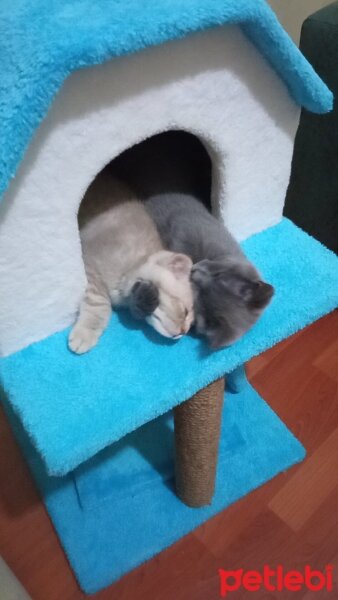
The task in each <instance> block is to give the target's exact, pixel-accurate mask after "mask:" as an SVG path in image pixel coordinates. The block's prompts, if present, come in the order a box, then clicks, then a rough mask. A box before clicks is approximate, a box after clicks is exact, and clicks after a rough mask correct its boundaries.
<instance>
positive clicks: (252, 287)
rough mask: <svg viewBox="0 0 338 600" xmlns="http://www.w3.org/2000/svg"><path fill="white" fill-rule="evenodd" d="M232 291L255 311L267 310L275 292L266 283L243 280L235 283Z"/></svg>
mask: <svg viewBox="0 0 338 600" xmlns="http://www.w3.org/2000/svg"><path fill="white" fill-rule="evenodd" d="M232 290H233V291H234V292H235V293H236V295H238V296H239V297H240V298H241V299H242V300H244V302H245V303H246V304H247V305H248V306H249V307H250V308H253V309H263V308H265V307H266V306H267V305H268V304H269V302H270V300H271V298H272V296H273V294H274V291H275V290H274V288H273V287H272V285H270V284H269V283H265V281H243V279H237V280H236V281H235V282H234V283H233V288H232Z"/></svg>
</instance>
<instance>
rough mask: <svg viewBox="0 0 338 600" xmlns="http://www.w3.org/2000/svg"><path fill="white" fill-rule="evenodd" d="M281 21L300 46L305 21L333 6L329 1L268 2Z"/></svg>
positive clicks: (270, 0)
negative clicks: (313, 14)
mask: <svg viewBox="0 0 338 600" xmlns="http://www.w3.org/2000/svg"><path fill="white" fill-rule="evenodd" d="M268 3H269V4H270V6H271V7H272V8H273V10H274V11H275V12H276V14H277V16H278V18H279V20H280V21H281V23H282V25H284V27H285V29H286V30H287V31H288V32H289V34H290V35H291V37H293V39H294V40H295V42H296V43H297V44H298V42H299V37H300V30H301V26H302V23H303V21H304V20H305V19H306V17H308V16H309V15H311V14H312V13H314V12H316V11H317V10H319V9H321V8H323V7H324V6H328V4H332V2H331V1H328V0H268Z"/></svg>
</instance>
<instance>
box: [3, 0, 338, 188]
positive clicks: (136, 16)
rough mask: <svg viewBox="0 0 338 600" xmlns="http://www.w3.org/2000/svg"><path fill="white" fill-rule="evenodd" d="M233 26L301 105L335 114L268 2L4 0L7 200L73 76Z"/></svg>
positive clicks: (324, 89) (325, 92)
mask: <svg viewBox="0 0 338 600" xmlns="http://www.w3.org/2000/svg"><path fill="white" fill-rule="evenodd" d="M230 23H237V24H241V26H242V28H243V30H244V32H245V33H246V34H247V35H248V37H249V38H250V39H251V40H252V42H253V43H254V44H255V45H256V46H257V48H258V49H259V50H260V51H261V52H262V54H263V55H264V56H265V57H266V58H267V60H268V61H269V62H270V63H271V65H272V66H273V68H274V69H275V70H276V71H277V73H278V74H279V75H280V77H281V78H282V79H283V80H284V82H285V84H286V85H287V87H288V89H289V91H290V93H291V94H292V96H293V97H294V99H295V101H296V102H297V103H298V104H300V105H302V106H304V107H306V108H307V109H308V110H311V111H313V112H318V113H323V112H327V111H329V110H330V109H331V107H332V94H331V92H330V91H329V90H328V88H327V87H326V86H325V85H324V84H323V82H322V81H321V80H320V78H319V77H318V76H317V75H316V73H315V72H314V71H313V69H312V67H311V66H310V65H309V63H308V62H307V61H306V59H305V58H304V57H303V55H302V54H301V53H300V52H299V50H298V49H297V47H296V46H295V45H294V43H293V42H292V41H291V39H290V38H289V36H288V35H287V34H286V33H285V31H284V30H283V28H282V27H281V26H280V24H279V22H278V21H277V19H276V17H275V15H274V13H273V12H272V11H271V9H270V8H269V7H268V5H267V4H266V3H265V2H264V1H263V0H95V1H93V0H72V1H70V0H2V2H1V5H0V30H1V38H0V139H1V145H0V194H1V193H2V192H3V191H4V190H5V189H6V187H7V186H8V183H9V181H10V178H11V177H13V176H14V175H15V172H16V169H17V166H18V164H19V162H20V160H21V159H22V157H23V154H24V152H25V150H26V148H27V146H28V144H29V142H30V140H31V138H32V136H33V134H34V131H35V129H36V128H37V127H38V125H39V123H40V122H41V120H42V119H43V118H44V117H45V115H46V113H47V111H48V108H49V106H50V105H51V103H52V101H53V98H54V96H55V94H56V93H57V91H58V90H59V88H60V87H61V86H62V84H63V82H64V80H65V79H66V77H68V75H69V74H70V73H71V72H72V71H74V70H75V69H79V68H81V67H86V66H89V65H95V64H98V63H102V62H105V61H107V60H109V59H110V58H112V57H114V56H119V55H122V54H127V53H132V52H136V51H138V50H140V49H142V48H145V47H146V46H151V45H154V44H160V43H163V42H165V41H167V40H171V39H175V38H179V37H183V36H185V35H187V34H188V33H189V32H193V31H198V30H201V29H205V28H208V27H213V26H217V25H224V24H230ZM267 93H268V90H267Z"/></svg>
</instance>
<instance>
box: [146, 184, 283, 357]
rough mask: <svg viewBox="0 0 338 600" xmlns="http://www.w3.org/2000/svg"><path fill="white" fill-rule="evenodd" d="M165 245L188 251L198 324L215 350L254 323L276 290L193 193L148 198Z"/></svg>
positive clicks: (148, 208)
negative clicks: (261, 276)
mask: <svg viewBox="0 0 338 600" xmlns="http://www.w3.org/2000/svg"><path fill="white" fill-rule="evenodd" d="M146 207H147V210H148V212H149V214H150V216H151V217H152V219H153V220H154V222H155V223H156V226H157V228H158V231H159V233H160V236H161V239H162V241H163V243H164V245H165V247H166V248H168V249H170V250H172V251H174V252H184V253H186V254H188V256H190V257H191V259H192V261H193V263H194V266H193V269H192V272H191V280H192V284H193V290H194V310H195V327H196V330H197V332H198V333H200V334H202V335H205V336H206V337H207V339H208V342H209V344H210V346H211V347H212V348H221V347H224V346H228V345H230V344H232V343H233V342H235V341H236V340H238V339H239V338H240V337H241V336H242V335H243V334H244V333H246V331H247V330H248V329H250V327H252V326H253V325H254V323H255V322H256V321H257V319H258V318H259V316H260V315H261V313H262V311H263V310H264V308H265V307H266V306H267V305H268V304H269V302H270V300H271V298H272V296H273V293H274V289H273V287H272V286H271V285H269V284H268V283H265V282H263V281H262V280H261V278H260V275H259V273H258V271H257V270H256V269H255V267H254V266H253V265H252V263H251V262H249V260H248V259H247V258H246V256H245V255H244V254H243V252H242V250H241V248H240V246H239V244H238V243H237V242H236V241H235V239H234V238H233V237H232V236H231V234H230V232H229V231H228V230H227V229H226V228H225V227H224V225H223V223H221V222H220V221H219V220H217V219H216V218H215V217H214V216H213V215H211V214H210V212H209V211H208V210H207V209H206V207H205V206H204V205H203V204H202V203H201V202H200V201H199V200H197V199H196V198H195V197H194V196H192V195H189V194H180V193H176V192H173V193H171V192H169V193H159V194H155V195H153V196H150V197H149V198H148V199H147V200H146Z"/></svg>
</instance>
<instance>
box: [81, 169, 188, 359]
mask: <svg viewBox="0 0 338 600" xmlns="http://www.w3.org/2000/svg"><path fill="white" fill-rule="evenodd" d="M79 227H80V238H81V244H82V253H83V260H84V264H85V269H86V274H87V280H88V285H87V289H86V292H85V296H84V299H83V301H82V303H81V306H80V310H79V315H78V318H77V321H76V323H75V325H74V327H73V329H72V331H71V333H70V336H69V347H70V349H71V350H72V351H73V352H76V353H77V354H82V353H84V352H87V351H88V350H90V349H91V348H93V346H95V345H96V343H97V341H98V339H99V337H100V335H101V334H102V333H103V331H104V330H105V328H106V327H107V325H108V322H109V319H110V316H111V313H112V307H114V306H128V307H129V308H130V310H131V312H132V314H133V315H134V316H136V317H137V318H141V319H145V320H146V321H147V322H148V323H149V324H150V325H151V326H152V327H153V328H154V329H156V331H158V332H159V333H160V334H161V335H163V336H165V337H168V338H173V339H178V338H180V337H181V336H182V335H184V334H185V333H187V332H188V331H189V328H190V326H191V324H192V322H193V296H192V290H191V286H190V271H191V267H192V262H191V259H190V258H188V257H187V256H186V255H184V254H178V253H174V252H168V251H166V250H164V249H163V245H162V242H161V241H160V238H159V235H158V233H157V230H156V227H155V225H154V223H153V222H152V220H151V218H150V217H149V215H148V214H147V212H146V210H145V208H144V206H143V204H142V203H141V202H139V201H138V200H135V197H134V195H133V193H132V192H131V190H129V188H128V187H126V186H125V185H124V184H122V183H121V182H120V181H118V180H116V179H113V178H112V177H111V175H110V174H109V172H108V171H107V170H105V171H103V172H102V173H101V174H100V175H99V176H98V177H97V178H96V179H95V180H94V182H93V183H92V185H91V186H90V187H89V188H88V191H87V193H86V195H85V197H84V199H83V201H82V203H81V207H80V211H79Z"/></svg>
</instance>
